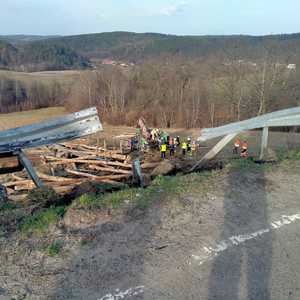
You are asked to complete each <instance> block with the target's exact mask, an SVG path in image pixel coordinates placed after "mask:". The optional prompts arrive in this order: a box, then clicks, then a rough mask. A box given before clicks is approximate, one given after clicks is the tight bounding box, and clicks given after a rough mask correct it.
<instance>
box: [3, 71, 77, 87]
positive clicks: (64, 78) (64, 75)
mask: <svg viewBox="0 0 300 300" xmlns="http://www.w3.org/2000/svg"><path fill="white" fill-rule="evenodd" d="M80 72H81V71H76V70H70V71H45V72H32V73H25V72H14V71H6V70H0V77H6V78H7V79H12V80H19V81H21V82H24V83H25V84H31V83H32V82H34V81H37V82H40V83H42V84H44V85H46V86H47V85H50V84H51V83H53V82H58V83H60V84H61V85H62V87H66V88H69V87H70V86H72V85H73V84H74V83H76V82H77V81H78V80H79V78H80Z"/></svg>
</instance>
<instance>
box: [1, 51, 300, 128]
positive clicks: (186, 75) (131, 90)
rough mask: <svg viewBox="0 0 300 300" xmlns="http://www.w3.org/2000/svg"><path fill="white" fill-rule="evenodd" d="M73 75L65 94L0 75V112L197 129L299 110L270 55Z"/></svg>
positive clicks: (54, 85)
mask: <svg viewBox="0 0 300 300" xmlns="http://www.w3.org/2000/svg"><path fill="white" fill-rule="evenodd" d="M80 74H81V75H80V78H79V79H78V80H77V81H76V83H75V84H74V85H73V86H72V87H71V88H69V89H66V88H65V87H63V86H62V83H60V82H58V81H51V82H46V83H45V82H44V81H34V80H32V81H30V82H25V81H20V80H16V79H12V78H11V77H10V78H8V77H5V76H1V77H0V112H1V113H7V112H12V111H20V110H27V109H36V108H43V107H49V106H56V105H65V107H66V108H67V109H68V110H69V111H75V110H79V109H82V108H85V107H89V106H94V105H95V106H97V107H98V110H99V113H100V116H101V120H102V121H104V122H107V123H110V124H113V125H129V126H134V125H135V124H136V122H137V120H138V118H139V117H141V116H142V117H144V118H145V119H146V120H147V122H148V123H149V124H150V125H151V126H157V127H184V128H199V127H200V128H201V127H214V126H218V125H221V124H224V123H228V122H233V121H239V120H243V119H246V118H250V117H254V116H257V115H261V114H264V113H267V112H271V111H274V110H278V109H283V108H287V107H293V106H298V105H300V81H299V75H300V73H299V71H298V70H297V69H296V70H291V69H288V68H287V66H286V64H279V63H278V62H277V60H276V59H275V58H274V57H270V56H269V57H268V56H266V57H265V58H264V59H261V60H259V61H256V63H253V62H247V61H241V60H237V59H234V58H232V59H230V60H227V61H226V63H224V61H223V60H222V59H219V60H218V59H216V58H212V59H211V60H208V59H206V60H205V61H203V60H201V59H198V60H195V59H191V60H187V59H186V58H182V57H179V56H176V57H168V56H166V57H161V58H160V59H159V60H157V59H155V60H148V61H146V62H145V63H143V64H141V65H136V66H134V67H131V68H122V67H118V66H106V67H104V66H103V67H99V68H98V69H95V70H90V71H84V72H81V73H80Z"/></svg>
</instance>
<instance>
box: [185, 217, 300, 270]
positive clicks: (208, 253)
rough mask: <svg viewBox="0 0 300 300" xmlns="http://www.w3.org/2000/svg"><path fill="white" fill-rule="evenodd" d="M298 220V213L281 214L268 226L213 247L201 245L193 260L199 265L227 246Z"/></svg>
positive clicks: (233, 237) (299, 218) (239, 243)
mask: <svg viewBox="0 0 300 300" xmlns="http://www.w3.org/2000/svg"><path fill="white" fill-rule="evenodd" d="M298 220H300V213H298V214H295V215H291V216H286V215H283V216H281V217H280V219H279V220H276V221H273V222H272V223H270V227H269V228H265V229H261V230H259V231H256V232H253V233H249V234H242V235H237V236H232V237H230V238H228V239H227V240H223V241H221V242H220V243H218V244H217V245H216V246H215V247H210V246H205V247H203V250H204V253H201V254H198V255H194V254H193V255H192V258H193V261H196V262H197V264H198V265H199V266H200V265H202V264H203V263H205V262H206V261H208V260H211V259H213V258H214V257H216V256H218V255H219V254H220V253H222V252H224V251H226V250H227V249H228V248H232V247H234V246H239V245H241V244H243V243H245V242H246V241H249V240H253V239H255V238H257V237H259V236H262V235H264V234H266V233H268V232H270V231H271V230H272V229H273V230H277V229H280V228H281V227H283V226H286V225H290V224H292V223H295V222H296V221H298ZM191 264H192V261H190V262H189V265H191Z"/></svg>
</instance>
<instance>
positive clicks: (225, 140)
mask: <svg viewBox="0 0 300 300" xmlns="http://www.w3.org/2000/svg"><path fill="white" fill-rule="evenodd" d="M237 135H238V134H237V133H232V134H228V135H226V136H225V137H224V138H223V139H222V140H221V141H219V142H218V143H217V144H216V145H215V146H214V147H213V148H212V149H211V150H210V151H209V152H208V153H207V154H205V155H204V156H203V157H202V159H201V160H200V161H199V162H197V163H196V164H195V165H194V166H193V167H192V168H191V169H190V170H189V172H193V171H195V170H196V169H197V168H200V167H202V166H203V165H204V164H205V163H206V162H207V161H209V160H211V159H213V158H214V157H215V156H216V155H217V154H218V153H219V152H220V151H221V150H222V149H223V148H224V147H225V146H226V145H227V144H228V143H229V142H230V141H231V140H232V139H234V138H235V137H236V136H237Z"/></svg>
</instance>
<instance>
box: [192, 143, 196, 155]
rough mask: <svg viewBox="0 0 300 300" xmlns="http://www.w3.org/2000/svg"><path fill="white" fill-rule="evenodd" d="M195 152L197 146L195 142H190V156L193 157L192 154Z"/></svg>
mask: <svg viewBox="0 0 300 300" xmlns="http://www.w3.org/2000/svg"><path fill="white" fill-rule="evenodd" d="M196 150H197V144H196V142H195V141H193V142H192V145H191V155H194V153H195V152H196Z"/></svg>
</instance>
